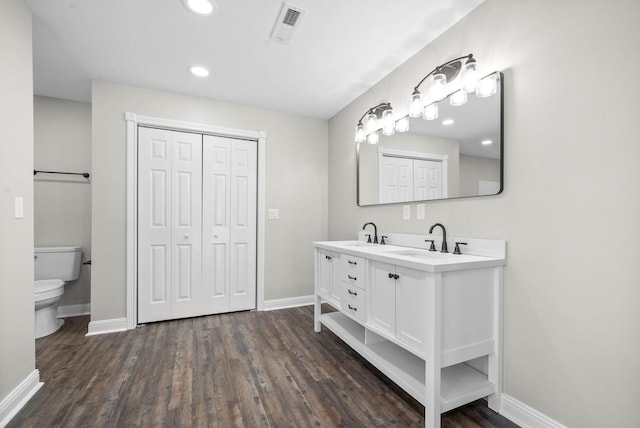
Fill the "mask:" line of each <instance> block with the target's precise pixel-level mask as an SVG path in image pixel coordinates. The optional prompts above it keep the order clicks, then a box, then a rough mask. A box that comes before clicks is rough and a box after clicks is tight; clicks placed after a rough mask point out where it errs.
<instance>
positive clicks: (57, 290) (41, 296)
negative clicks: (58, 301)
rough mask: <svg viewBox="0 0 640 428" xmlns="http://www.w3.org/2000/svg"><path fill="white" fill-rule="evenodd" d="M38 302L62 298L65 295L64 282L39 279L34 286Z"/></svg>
mask: <svg viewBox="0 0 640 428" xmlns="http://www.w3.org/2000/svg"><path fill="white" fill-rule="evenodd" d="M33 291H34V295H35V300H36V302H39V301H42V300H46V299H50V298H52V297H58V296H61V295H62V294H63V293H64V281H62V280H61V279H39V280H37V281H35V283H34V285H33Z"/></svg>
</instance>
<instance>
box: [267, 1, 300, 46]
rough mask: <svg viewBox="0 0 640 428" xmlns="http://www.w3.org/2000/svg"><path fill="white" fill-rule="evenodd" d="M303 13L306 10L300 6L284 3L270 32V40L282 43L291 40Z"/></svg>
mask: <svg viewBox="0 0 640 428" xmlns="http://www.w3.org/2000/svg"><path fill="white" fill-rule="evenodd" d="M305 12H306V10H304V9H303V8H301V7H300V6H296V5H294V4H291V3H287V2H284V3H283V4H282V9H280V14H279V15H278V19H277V20H276V24H275V25H274V27H273V31H272V32H271V38H272V39H273V40H277V41H279V42H284V43H286V42H288V41H289V40H291V38H292V37H293V34H294V33H295V32H296V29H297V28H298V26H299V25H300V20H301V19H302V16H303V15H304V13H305Z"/></svg>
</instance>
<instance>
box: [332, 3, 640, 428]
mask: <svg viewBox="0 0 640 428" xmlns="http://www.w3.org/2000/svg"><path fill="white" fill-rule="evenodd" d="M638 17H640V2H637V1H632V0H614V1H611V0H607V1H605V0H588V1H585V0H562V1H528V2H525V1H512V0H487V1H486V2H485V3H483V4H482V5H481V6H479V7H478V8H477V9H475V10H474V11H473V12H472V13H471V14H470V15H468V16H467V17H465V18H464V19H463V20H462V21H461V22H460V23H458V24H457V25H455V26H454V27H453V28H451V29H450V30H449V31H447V32H446V33H445V34H444V35H443V36H441V37H440V38H438V39H437V40H435V41H434V42H433V43H431V44H430V45H428V46H427V47H425V49H424V50H423V51H421V52H420V53H418V54H417V55H416V56H415V57H414V58H412V59H411V60H409V61H408V62H406V63H405V64H404V65H403V66H401V67H399V68H398V69H396V70H395V71H394V72H393V73H392V74H391V75H390V76H389V77H387V78H385V79H384V80H383V81H381V82H380V83H379V84H378V85H376V86H375V87H374V88H372V89H371V90H369V91H368V92H366V93H365V94H363V95H362V96H361V97H359V98H358V99H356V100H355V101H354V102H353V103H352V104H350V105H349V106H347V107H345V108H344V109H343V110H342V111H341V112H339V113H338V114H337V115H335V116H334V117H333V118H332V119H331V120H330V123H329V236H330V238H331V239H348V238H355V236H356V231H357V230H358V229H360V228H361V227H362V225H363V223H364V222H366V221H374V222H376V224H377V225H378V227H379V230H383V231H392V232H419V233H426V231H427V230H428V227H429V226H430V225H431V224H433V223H435V222H436V221H440V222H442V223H444V224H445V225H446V226H447V229H448V232H449V233H450V234H452V235H453V236H461V237H464V236H468V237H478V238H495V239H505V240H507V242H508V244H507V248H508V265H507V267H506V271H505V304H504V308H505V373H504V381H505V385H504V386H505V391H506V393H507V394H509V395H511V396H513V397H515V398H516V399H518V400H520V401H522V402H524V403H525V404H526V405H528V406H531V407H532V408H534V409H537V410H538V411H540V412H542V413H544V414H546V415H547V416H549V417H551V418H553V419H555V420H556V421H559V422H561V423H564V424H566V425H568V426H571V427H604V426H607V427H614V426H615V427H632V426H637V424H638V414H637V405H638V403H640V368H639V367H638V364H637V362H638V355H640V311H639V310H638V302H640V263H639V261H640V246H639V245H638V244H637V241H638V238H640V221H639V219H640V168H639V167H638V165H637V164H638V161H639V160H640V144H639V143H638V142H639V141H640V127H638V117H640V106H639V101H638V100H640V85H638V84H637V83H638V82H637V72H636V71H637V70H638V69H640V50H639V49H637V46H636V44H637V41H638V40H640V26H638V22H637V21H638ZM469 52H473V53H474V55H475V56H476V57H477V59H478V61H479V64H480V67H481V69H482V70H483V71H485V72H490V71H493V70H495V69H497V70H502V71H504V74H505V89H504V95H505V111H504V118H505V125H504V129H505V142H504V144H505V156H506V157H505V191H504V193H503V194H502V195H499V196H492V197H483V198H470V199H461V200H451V201H439V202H430V203H427V220H426V221H415V220H412V221H402V220H401V218H402V217H401V216H402V208H401V206H400V205H392V206H384V207H363V208H358V207H357V206H356V199H355V195H356V189H355V183H356V177H355V148H354V143H353V129H354V126H355V124H356V121H357V120H358V118H359V117H360V116H361V114H362V112H364V111H366V109H368V108H369V107H371V106H373V105H376V104H378V103H379V102H381V101H389V102H391V103H392V104H393V106H394V107H395V108H396V109H397V110H398V111H397V114H398V115H400V114H401V113H402V112H401V111H400V110H401V108H399V107H400V106H404V107H405V112H406V107H407V105H408V102H407V100H408V99H409V96H410V94H411V91H412V88H413V86H414V85H415V84H416V82H418V81H419V80H420V79H421V78H422V77H423V76H424V75H425V74H426V73H428V72H429V71H430V70H431V69H432V68H433V67H435V66H436V65H438V64H441V63H442V62H444V61H446V60H448V59H451V58H454V57H457V56H460V55H465V54H467V53H469ZM603 79H604V80H603ZM412 214H413V215H414V216H415V208H413V212H412Z"/></svg>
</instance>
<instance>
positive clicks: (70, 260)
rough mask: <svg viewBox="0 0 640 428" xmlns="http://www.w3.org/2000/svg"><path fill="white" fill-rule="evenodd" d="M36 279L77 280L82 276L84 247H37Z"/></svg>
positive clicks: (35, 260)
mask: <svg viewBox="0 0 640 428" xmlns="http://www.w3.org/2000/svg"><path fill="white" fill-rule="evenodd" d="M34 253H35V259H34V264H35V279H36V280H39V279H61V280H63V281H65V282H69V281H75V280H76V279H78V278H79V277H80V265H81V264H82V247H36V248H35V249H34Z"/></svg>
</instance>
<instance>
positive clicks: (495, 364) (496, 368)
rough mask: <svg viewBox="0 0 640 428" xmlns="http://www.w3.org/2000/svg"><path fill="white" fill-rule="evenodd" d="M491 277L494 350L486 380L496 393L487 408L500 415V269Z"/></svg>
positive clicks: (495, 270)
mask: <svg viewBox="0 0 640 428" xmlns="http://www.w3.org/2000/svg"><path fill="white" fill-rule="evenodd" d="M494 272H495V273H494V276H493V293H494V294H493V307H494V308H495V309H494V312H493V336H494V338H495V341H496V349H495V351H494V353H493V354H491V355H489V365H488V372H489V373H488V379H489V382H491V383H493V384H494V385H495V386H496V392H495V393H494V394H491V395H490V396H489V397H488V402H489V408H490V409H491V410H493V411H494V412H498V413H500V410H501V407H502V355H503V353H502V352H503V349H502V337H503V328H502V319H503V318H502V316H503V300H502V288H503V283H502V274H503V272H502V268H495V269H494Z"/></svg>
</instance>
